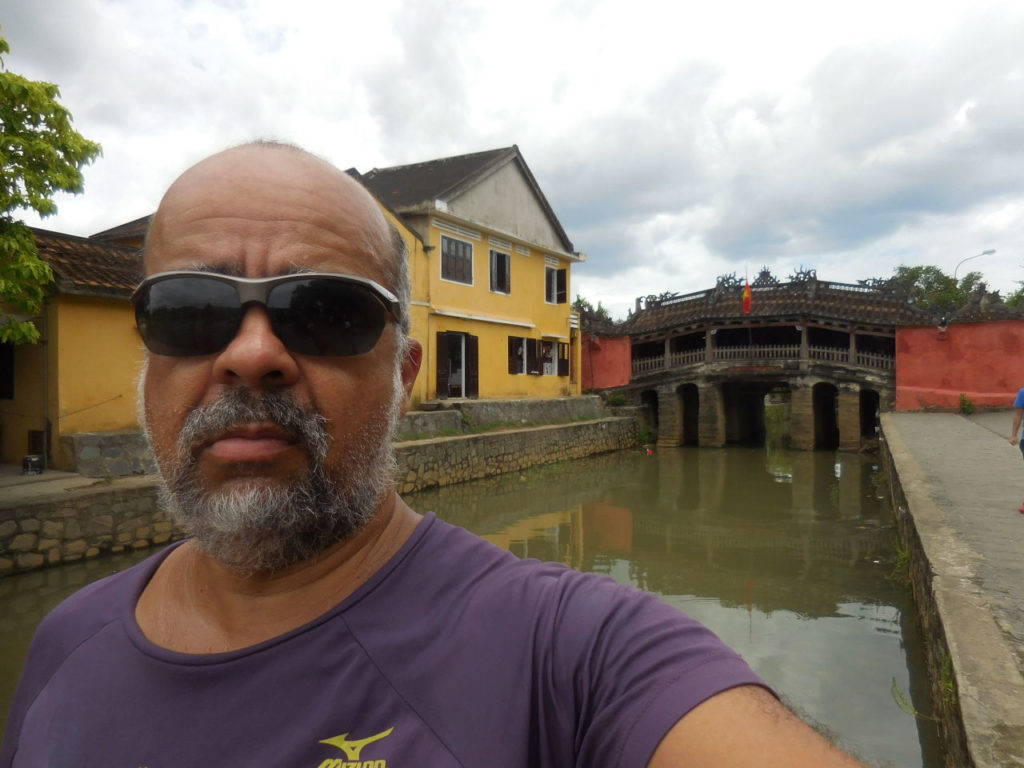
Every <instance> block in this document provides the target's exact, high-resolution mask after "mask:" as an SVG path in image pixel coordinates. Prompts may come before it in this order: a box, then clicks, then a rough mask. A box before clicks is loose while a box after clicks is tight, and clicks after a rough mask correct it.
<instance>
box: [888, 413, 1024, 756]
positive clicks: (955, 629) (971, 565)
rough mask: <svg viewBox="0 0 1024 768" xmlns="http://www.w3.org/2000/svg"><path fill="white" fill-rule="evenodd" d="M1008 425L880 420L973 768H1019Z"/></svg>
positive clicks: (1018, 608) (1021, 581) (1018, 464)
mask: <svg viewBox="0 0 1024 768" xmlns="http://www.w3.org/2000/svg"><path fill="white" fill-rule="evenodd" d="M1012 422H1013V411H1012V409H1008V410H1006V411H987V412H984V413H978V414H972V415H970V416H963V415H960V414H955V413H890V414H883V416H882V430H883V433H884V435H885V439H886V442H887V444H888V446H889V450H890V452H891V454H892V457H893V463H894V466H895V468H896V473H897V475H898V476H899V481H900V484H901V485H902V487H903V491H904V493H905V495H906V499H907V504H908V506H909V512H910V514H911V516H912V517H913V520H914V524H915V527H916V529H917V532H918V535H919V536H920V539H921V544H922V547H923V549H924V553H925V556H926V558H927V560H928V563H929V565H930V566H931V571H932V574H933V578H932V589H933V591H934V593H935V600H936V604H937V606H938V613H939V615H940V617H941V620H942V624H943V627H944V629H945V634H946V642H947V644H948V646H949V652H950V656H951V658H952V661H953V668H954V671H955V673H956V682H957V688H958V696H959V702H960V709H961V713H962V715H963V723H964V730H965V731H966V735H967V742H968V748H969V751H970V754H971V757H972V758H973V760H974V764H975V766H977V767H978V768H990V767H991V768H996V767H997V766H999V768H1005V767H1006V766H1024V514H1021V513H1020V512H1019V511H1018V508H1019V507H1020V506H1021V503H1022V501H1024V461H1022V460H1021V454H1020V451H1019V449H1018V448H1017V447H1016V446H1011V445H1010V444H1009V442H1008V438H1009V434H1010V427H1011V425H1012Z"/></svg>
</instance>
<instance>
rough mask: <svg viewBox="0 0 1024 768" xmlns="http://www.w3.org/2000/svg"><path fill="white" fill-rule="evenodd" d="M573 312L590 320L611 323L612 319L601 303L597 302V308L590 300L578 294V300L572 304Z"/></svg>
mask: <svg viewBox="0 0 1024 768" xmlns="http://www.w3.org/2000/svg"><path fill="white" fill-rule="evenodd" d="M572 310H573V312H579V313H580V315H581V316H586V317H588V318H595V319H598V320H608V321H611V319H612V316H611V315H610V314H609V313H608V310H607V309H606V308H605V307H604V306H603V305H602V304H601V302H600V301H599V302H597V306H596V307H595V306H594V305H593V304H591V303H590V301H589V300H587V299H585V298H583V297H582V296H580V295H579V294H578V293H577V294H576V299H575V300H574V301H573V303H572Z"/></svg>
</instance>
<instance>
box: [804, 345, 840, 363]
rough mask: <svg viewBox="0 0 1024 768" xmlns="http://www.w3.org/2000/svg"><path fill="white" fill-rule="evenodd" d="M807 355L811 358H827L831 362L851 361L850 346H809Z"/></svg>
mask: <svg viewBox="0 0 1024 768" xmlns="http://www.w3.org/2000/svg"><path fill="white" fill-rule="evenodd" d="M807 356H808V357H809V358H810V359H811V360H825V361H826V362H829V363H847V362H849V361H850V348H849V347H845V348H843V347H808V348H807Z"/></svg>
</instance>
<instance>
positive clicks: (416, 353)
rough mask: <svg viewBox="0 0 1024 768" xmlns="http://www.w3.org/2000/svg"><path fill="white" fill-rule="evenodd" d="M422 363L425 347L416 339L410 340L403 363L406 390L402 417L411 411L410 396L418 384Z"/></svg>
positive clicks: (403, 381) (403, 383) (404, 387)
mask: <svg viewBox="0 0 1024 768" xmlns="http://www.w3.org/2000/svg"><path fill="white" fill-rule="evenodd" d="M422 363H423V346H422V345H421V344H420V343H419V342H418V341H416V339H413V338H410V339H408V345H407V349H406V352H405V359H404V360H403V361H402V388H403V389H404V390H405V400H403V401H402V413H401V415H402V416H404V415H405V412H406V411H408V410H409V396H410V395H411V394H412V386H413V384H415V383H416V374H418V373H419V372H420V365H421V364H422Z"/></svg>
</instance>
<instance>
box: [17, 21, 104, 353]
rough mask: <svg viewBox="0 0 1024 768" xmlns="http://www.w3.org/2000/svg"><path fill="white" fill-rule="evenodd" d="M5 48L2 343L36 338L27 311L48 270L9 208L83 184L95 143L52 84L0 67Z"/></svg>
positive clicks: (40, 208) (36, 206)
mask: <svg viewBox="0 0 1024 768" xmlns="http://www.w3.org/2000/svg"><path fill="white" fill-rule="evenodd" d="M9 51H10V47H9V46H8V44H7V41H6V40H5V39H4V38H3V37H2V36H0V160H2V170H0V307H2V311H0V342H4V343H11V344H23V343H31V342H35V341H38V339H39V331H38V329H37V328H36V327H35V325H34V324H33V323H32V318H33V317H35V316H36V315H38V314H39V313H40V312H41V311H42V305H43V295H44V293H43V292H44V289H45V286H46V285H47V284H48V283H49V282H50V281H52V280H53V273H52V271H51V270H50V267H49V265H47V264H46V263H45V262H44V261H43V260H42V259H40V258H39V254H38V251H37V249H36V244H35V237H34V236H33V234H32V230H31V229H29V228H28V227H27V226H26V225H25V224H24V223H22V222H21V221H17V220H15V218H14V216H13V213H14V212H15V211H18V210H22V209H29V208H31V209H32V210H34V211H36V213H38V214H39V215H40V216H50V215H52V214H53V213H55V212H56V211H57V206H56V204H55V203H54V202H53V200H52V198H53V196H54V195H55V194H56V193H57V192H73V193H78V192H81V191H82V186H83V183H82V181H83V180H82V171H81V169H82V166H84V165H85V164H87V163H90V162H92V160H93V159H95V158H96V156H97V155H98V154H99V153H100V145H99V144H96V143H95V142H92V141H89V140H88V139H86V138H84V137H83V136H82V135H81V134H79V133H78V132H77V131H75V130H74V129H73V128H72V127H71V113H70V112H69V111H68V110H67V109H66V108H65V107H64V106H62V105H61V104H60V103H59V102H58V101H57V97H58V96H60V90H59V89H58V88H57V86H56V85H54V84H52V83H46V82H41V81H35V80H28V79H27V78H24V77H22V76H21V75H16V74H14V73H13V72H8V71H7V70H6V68H5V67H4V65H3V58H2V55H3V54H5V53H8V52H9Z"/></svg>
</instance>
